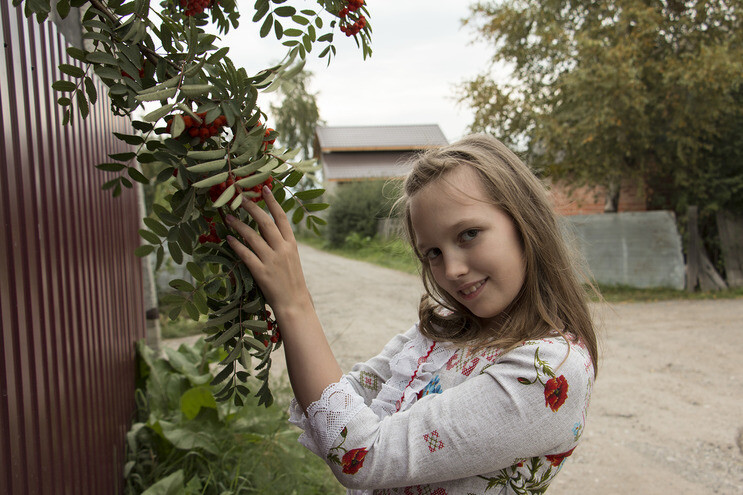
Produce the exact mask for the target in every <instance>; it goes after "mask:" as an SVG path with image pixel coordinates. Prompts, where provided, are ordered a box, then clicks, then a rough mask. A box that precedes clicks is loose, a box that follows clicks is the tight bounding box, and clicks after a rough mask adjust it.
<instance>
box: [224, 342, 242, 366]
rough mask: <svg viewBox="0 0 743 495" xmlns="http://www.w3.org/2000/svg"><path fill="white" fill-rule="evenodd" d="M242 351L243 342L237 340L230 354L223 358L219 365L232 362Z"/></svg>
mask: <svg viewBox="0 0 743 495" xmlns="http://www.w3.org/2000/svg"><path fill="white" fill-rule="evenodd" d="M242 350H243V341H242V340H238V341H237V345H235V347H234V349H232V351H231V352H230V354H229V355H228V356H227V357H226V358H224V359H223V360H222V361H220V362H219V364H220V365H223V366H224V365H225V364H229V363H232V362H234V361H235V360H236V359H237V358H239V357H240V353H241V352H242Z"/></svg>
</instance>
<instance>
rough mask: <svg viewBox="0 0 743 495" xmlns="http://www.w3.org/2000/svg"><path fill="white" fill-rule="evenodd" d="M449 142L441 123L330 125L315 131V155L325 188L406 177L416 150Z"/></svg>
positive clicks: (330, 189) (330, 188)
mask: <svg viewBox="0 0 743 495" xmlns="http://www.w3.org/2000/svg"><path fill="white" fill-rule="evenodd" d="M446 144H448V141H447V140H446V137H445V136H444V133H443V132H442V131H441V128H440V127H439V126H438V124H428V125H379V126H326V127H318V128H317V129H316V130H315V146H314V149H315V158H317V159H318V161H319V163H320V165H321V166H322V174H323V182H324V184H325V188H326V189H327V190H329V191H332V189H334V188H335V187H336V186H337V185H338V184H341V183H343V182H351V181H356V180H367V179H389V178H392V177H402V176H404V175H405V173H406V172H407V171H408V168H407V166H406V163H407V162H408V161H409V160H410V158H412V157H413V156H414V155H415V154H416V153H418V152H420V151H423V150H426V149H430V148H436V147H439V146H443V145H446Z"/></svg>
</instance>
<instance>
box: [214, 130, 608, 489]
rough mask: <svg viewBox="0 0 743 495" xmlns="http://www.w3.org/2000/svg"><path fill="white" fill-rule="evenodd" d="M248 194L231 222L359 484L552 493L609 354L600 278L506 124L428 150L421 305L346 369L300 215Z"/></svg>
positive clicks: (298, 404)
mask: <svg viewBox="0 0 743 495" xmlns="http://www.w3.org/2000/svg"><path fill="white" fill-rule="evenodd" d="M263 195H264V198H265V200H266V204H267V205H268V210H269V212H270V213H271V215H272V216H273V219H272V217H271V216H269V215H268V213H266V212H264V211H263V210H262V209H261V208H259V207H258V206H256V205H255V204H254V203H252V202H250V201H245V203H244V207H245V208H246V210H247V211H248V212H249V214H250V215H251V216H252V217H253V218H254V219H255V221H256V222H257V225H258V228H259V230H260V234H259V233H257V232H256V231H254V230H252V229H250V228H249V227H248V226H246V225H245V224H243V223H241V222H240V221H238V220H236V219H234V218H230V219H229V220H228V221H229V223H230V225H231V226H232V227H233V228H234V229H235V230H236V231H237V232H238V233H239V234H240V235H241V236H242V237H243V239H244V240H245V242H246V243H247V245H248V246H249V247H246V246H245V245H243V244H241V243H240V242H239V241H238V240H237V239H235V238H232V237H230V238H228V239H229V243H230V245H231V246H232V248H233V249H234V250H235V251H236V252H237V253H238V255H239V256H240V258H241V259H242V260H243V261H244V262H245V263H246V265H247V266H248V268H249V269H250V271H251V272H252V274H253V276H254V277H255V279H256V280H257V281H258V283H259V284H260V286H261V288H262V289H263V291H264V293H265V296H266V300H267V301H268V302H269V304H270V305H271V307H272V308H273V310H274V312H275V315H276V319H277V321H278V323H279V325H280V327H281V334H282V336H283V339H284V344H285V349H286V351H285V352H286V360H287V367H288V371H289V377H290V381H291V385H292V388H293V390H294V393H295V400H294V401H293V402H292V405H291V419H290V420H291V421H292V422H294V423H295V424H297V425H298V426H299V427H300V428H302V429H303V430H304V431H305V432H304V434H303V435H302V436H301V437H300V442H301V443H302V444H304V445H305V446H306V447H308V448H309V449H310V450H312V451H313V452H314V453H315V454H317V455H319V456H320V457H321V458H322V459H324V460H325V461H326V462H327V463H328V465H329V466H330V468H331V469H332V471H333V473H334V474H335V476H336V477H337V478H338V480H339V481H340V482H341V483H342V484H343V485H344V486H346V487H348V488H350V489H351V490H349V493H356V494H358V493H369V494H371V493H375V494H393V493H400V494H431V495H433V494H437V495H444V494H483V493H486V492H487V493H488V494H490V493H495V494H511V493H519V494H524V493H544V490H545V489H546V488H547V486H548V485H549V484H550V482H551V481H552V479H553V478H554V476H555V475H556V474H557V473H558V471H559V470H560V468H561V467H562V463H563V461H564V460H565V458H566V457H568V456H569V455H570V454H571V453H572V452H573V449H574V448H575V447H576V445H577V444H578V440H579V439H580V437H581V434H582V433H583V428H584V425H585V421H586V410H587V408H588V402H589V398H590V395H591V388H592V385H593V380H594V375H595V372H594V370H595V369H596V364H597V343H596V335H595V333H594V327H593V324H592V322H591V319H590V315H589V310H588V306H587V303H586V299H585V293H584V291H583V289H582V287H581V285H580V284H579V282H578V281H577V279H576V277H575V272H574V269H573V267H572V266H571V264H570V261H569V256H568V254H567V250H566V248H565V245H564V242H563V240H562V237H561V235H560V231H559V228H558V225H557V221H556V218H555V215H554V213H553V211H552V208H551V206H550V203H549V199H548V197H547V194H546V191H545V189H544V187H543V186H542V184H541V183H540V182H539V180H538V179H537V178H536V177H535V176H534V175H533V174H532V173H531V172H530V170H529V169H528V168H527V167H526V166H525V165H524V164H523V163H522V162H521V161H520V160H519V159H518V158H517V157H516V155H514V154H513V153H512V152H510V151H509V150H508V149H507V148H506V147H505V146H503V144H501V143H500V142H499V141H497V140H495V139H494V138H492V137H488V136H484V135H478V136H471V137H468V138H465V139H462V140H461V141H459V142H457V143H454V144H452V145H449V146H446V147H443V148H439V149H435V150H432V151H428V152H426V153H425V154H423V155H421V156H420V157H418V158H417V159H416V160H415V162H414V163H413V168H412V171H411V172H410V174H409V176H408V177H407V179H406V180H405V183H404V195H403V197H402V199H401V204H402V206H403V208H404V218H405V225H406V230H407V234H408V237H409V240H410V242H411V245H412V247H413V250H414V251H415V253H416V254H417V256H418V257H419V259H420V262H421V268H422V274H423V282H424V285H425V288H426V294H425V295H424V296H423V297H422V299H421V303H420V308H419V316H420V320H419V322H418V323H417V324H415V325H414V326H413V327H412V328H411V329H410V330H408V331H407V332H406V333H404V334H401V335H399V336H397V337H395V338H394V339H393V340H392V341H390V342H389V343H388V344H387V346H386V347H385V348H384V350H383V351H382V352H381V354H379V355H378V356H376V357H374V358H372V359H371V360H369V361H367V362H366V363H363V364H357V365H356V366H354V368H353V369H352V370H351V372H350V373H348V374H345V375H344V374H343V373H342V371H341V369H340V367H339V366H338V364H337V362H336V360H335V358H334V357H333V354H332V352H331V350H330V347H329V345H328V342H327V340H326V339H325V336H324V334H323V330H322V328H321V326H320V322H319V320H318V317H317V314H316V313H315V311H314V309H313V306H312V302H311V299H310V294H309V292H308V290H307V287H306V285H305V281H304V277H303V275H302V269H301V265H300V261H299V255H298V253H297V248H296V242H295V240H294V236H293V234H292V230H291V227H290V224H289V221H288V219H287V218H286V216H285V214H284V212H283V211H282V209H281V207H280V206H279V204H278V203H277V202H276V200H275V199H274V198H273V197H272V196H271V193H270V191H268V190H267V189H264V191H263Z"/></svg>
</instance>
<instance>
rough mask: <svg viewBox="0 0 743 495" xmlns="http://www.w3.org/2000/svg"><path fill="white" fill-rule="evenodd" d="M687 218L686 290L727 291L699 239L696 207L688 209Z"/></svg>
mask: <svg viewBox="0 0 743 495" xmlns="http://www.w3.org/2000/svg"><path fill="white" fill-rule="evenodd" d="M687 217H688V220H687V221H688V224H687V227H688V232H689V244H688V246H687V250H686V290H688V291H689V292H693V291H694V290H696V288H697V287H699V288H700V289H701V290H703V291H709V290H722V289H727V284H726V283H725V281H724V280H723V279H722V277H721V276H720V274H719V273H717V270H715V267H714V266H713V265H712V262H711V261H710V260H709V256H707V250H706V249H704V244H702V239H701V238H700V237H699V229H698V227H697V217H698V215H697V207H696V206H690V207H689V210H688V211H687Z"/></svg>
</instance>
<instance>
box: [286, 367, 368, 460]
mask: <svg viewBox="0 0 743 495" xmlns="http://www.w3.org/2000/svg"><path fill="white" fill-rule="evenodd" d="M363 407H365V406H364V399H363V398H362V397H361V396H360V395H358V394H357V393H356V391H355V390H354V389H353V386H352V385H351V384H350V383H349V382H348V381H347V380H346V378H345V377H343V378H341V380H340V381H339V382H337V383H331V384H330V385H328V386H327V387H326V388H325V390H323V393H322V395H321V396H320V398H319V399H318V400H316V401H315V402H313V403H312V404H310V405H309V407H308V408H307V414H306V415H305V414H304V412H303V411H302V408H301V407H300V406H299V403H297V400H296V399H292V402H291V405H290V406H289V414H290V417H289V422H290V423H292V424H294V425H296V426H298V427H299V428H301V429H302V430H304V433H302V435H300V437H299V443H301V444H302V445H304V446H305V447H307V448H308V449H310V450H311V451H312V452H314V453H315V454H317V455H319V456H320V457H321V458H323V459H324V458H325V455H326V454H327V453H328V451H329V450H330V447H331V446H332V443H333V441H334V440H335V439H336V438H338V435H340V434H341V431H343V428H345V427H346V425H347V424H348V423H349V422H350V421H351V419H352V418H353V417H354V416H355V415H356V414H357V413H358V412H359V411H360V410H361V409H362V408H363Z"/></svg>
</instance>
